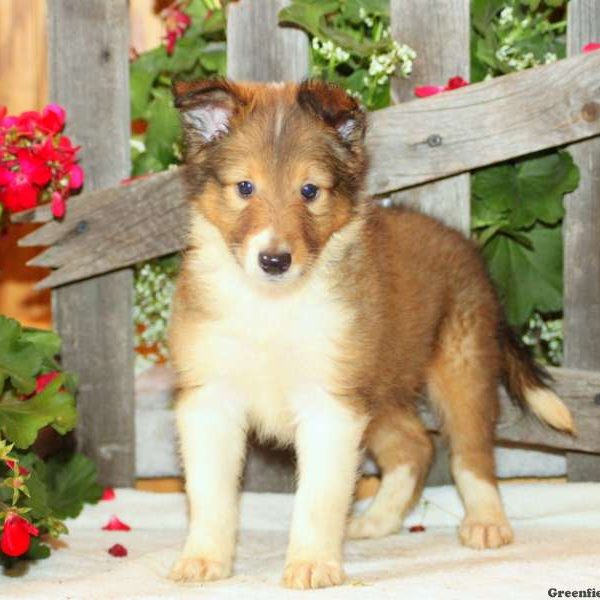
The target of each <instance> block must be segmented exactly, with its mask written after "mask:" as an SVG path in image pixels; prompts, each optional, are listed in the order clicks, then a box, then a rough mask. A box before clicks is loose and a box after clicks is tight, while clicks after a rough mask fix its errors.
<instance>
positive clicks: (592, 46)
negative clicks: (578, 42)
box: [582, 42, 600, 52]
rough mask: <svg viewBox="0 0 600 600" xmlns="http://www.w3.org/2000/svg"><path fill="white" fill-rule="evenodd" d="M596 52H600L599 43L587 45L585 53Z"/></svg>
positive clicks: (583, 49)
mask: <svg viewBox="0 0 600 600" xmlns="http://www.w3.org/2000/svg"><path fill="white" fill-rule="evenodd" d="M596 50H600V44H599V43H597V42H592V43H591V44H586V45H585V46H584V47H583V48H582V51H583V52H595V51H596Z"/></svg>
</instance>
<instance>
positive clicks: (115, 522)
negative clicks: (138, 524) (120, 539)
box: [102, 515, 131, 531]
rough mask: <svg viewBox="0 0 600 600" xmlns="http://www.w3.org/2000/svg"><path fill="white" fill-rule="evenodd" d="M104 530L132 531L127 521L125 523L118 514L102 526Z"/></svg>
mask: <svg viewBox="0 0 600 600" xmlns="http://www.w3.org/2000/svg"><path fill="white" fill-rule="evenodd" d="M102 529H103V530H104V531H131V527H129V525H127V523H123V521H121V520H120V519H119V518H118V517H117V516H115V515H113V516H112V517H111V518H110V520H109V521H108V523H107V524H106V525H105V526H104V527H103V528H102Z"/></svg>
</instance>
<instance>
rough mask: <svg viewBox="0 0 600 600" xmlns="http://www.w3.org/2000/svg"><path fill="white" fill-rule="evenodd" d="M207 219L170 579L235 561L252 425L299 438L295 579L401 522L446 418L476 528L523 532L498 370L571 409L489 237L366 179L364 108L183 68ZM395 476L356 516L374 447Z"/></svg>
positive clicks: (544, 407) (198, 269) (191, 178)
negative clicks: (497, 280) (526, 325)
mask: <svg viewBox="0 0 600 600" xmlns="http://www.w3.org/2000/svg"><path fill="white" fill-rule="evenodd" d="M175 96H176V105H177V107H178V108H179V110H180V111H181V115H182V122H183V124H184V129H185V135H186V147H187V150H186V166H185V169H186V173H187V180H188V184H189V202H190V224H189V225H190V227H189V249H188V250H187V251H186V253H185V256H184V261H183V267H182V271H181V274H180V277H179V280H178V284H177V291H176V294H175V299H174V303H173V314H172V321H171V327H170V349H171V356H172V361H173V365H174V367H175V370H176V373H177V386H178V398H177V405H176V415H177V424H178V428H179V434H180V439H181V451H182V456H183V462H184V467H185V473H186V487H187V494H188V498H189V509H190V526H189V534H188V537H187V541H186V543H185V546H184V549H183V553H182V555H181V558H180V559H179V561H178V562H177V563H176V564H175V566H174V567H173V570H172V572H171V577H172V578H173V579H176V580H182V581H208V580H214V579H220V578H223V577H227V576H229V575H230V574H231V571H232V560H233V556H234V549H235V542H236V528H237V520H238V507H237V506H238V494H239V492H238V486H239V479H240V474H241V471H242V465H243V462H244V454H245V448H246V435H247V433H248V431H249V430H254V431H256V432H257V433H258V435H259V436H260V437H262V438H263V439H269V440H274V441H276V442H277V443H279V444H283V445H293V446H294V447H295V449H296V452H297V457H298V489H297V493H296V498H295V508H294V514H293V519H292V524H291V533H290V541H289V547H288V551H287V559H286V566H285V570H284V574H283V583H284V584H285V585H286V586H289V587H291V588H301V589H304V588H319V587H325V586H331V585H337V584H340V583H342V581H343V580H344V571H343V568H342V542H343V539H344V535H345V534H347V535H348V536H349V537H352V538H372V537H378V536H384V535H387V534H391V533H394V532H397V531H399V529H400V527H401V525H402V519H403V517H404V515H405V514H406V512H407V511H408V509H409V508H410V507H411V504H412V503H413V502H414V501H415V499H416V498H417V497H418V496H419V494H420V492H421V488H422V486H423V482H424V479H425V476H426V473H427V470H428V467H429V464H430V461H431V458H432V443H431V441H430V438H429V435H428V433H427V431H426V430H425V427H424V426H423V424H422V423H421V421H420V419H419V416H418V411H417V407H416V401H417V399H418V398H419V397H420V396H421V395H422V394H423V393H424V392H426V393H427V397H428V399H429V402H430V404H431V406H432V408H433V409H434V410H435V411H436V412H437V413H438V414H439V416H440V419H441V422H442V424H443V430H444V433H445V435H446V436H447V438H448V442H449V446H450V450H451V469H452V474H453V477H454V481H455V483H456V486H457V488H458V491H459V493H460V496H461V498H462V501H463V504H464V509H465V516H464V519H463V521H462V523H461V525H460V527H459V529H458V537H459V539H460V541H461V542H462V543H463V544H465V545H466V546H469V547H471V548H476V549H484V548H497V547H499V546H502V545H504V544H508V543H510V542H511V540H512V538H513V534H512V531H511V527H510V524H509V522H508V520H507V518H506V515H505V512H504V509H503V507H502V502H501V499H500V496H499V494H498V489H497V484H496V479H495V474H494V457H493V445H494V428H495V423H496V419H497V416H498V384H499V382H501V381H503V382H504V384H505V385H506V387H507V389H508V390H509V392H510V394H511V395H512V397H513V398H515V399H517V400H519V401H521V402H522V403H523V405H525V406H528V407H529V408H531V409H532V411H533V412H534V413H535V414H536V415H537V416H538V417H539V418H540V419H541V420H543V421H545V422H546V423H548V424H550V425H551V426H553V427H554V428H556V429H559V430H563V431H567V432H569V431H572V429H573V425H572V420H571V415H570V413H569V411H568V409H567V408H566V407H565V405H564V404H563V403H562V402H561V401H560V399H559V398H558V397H557V396H556V395H555V394H554V393H553V392H552V391H551V390H550V389H549V387H548V385H547V384H546V378H545V377H544V372H543V371H542V369H541V368H540V367H538V366H536V365H535V364H534V363H533V361H532V360H531V359H530V357H529V355H528V354H527V353H526V352H525V351H524V350H523V348H522V347H521V346H520V345H519V343H517V341H516V340H515V338H514V337H513V336H512V335H510V332H509V330H508V328H507V327H506V326H505V325H504V320H503V317H502V311H501V308H500V305H499V302H498V300H497V298H496V294H495V292H494V289H493V287H492V284H491V283H490V280H489V277H488V275H487V274H486V269H485V267H484V264H483V262H482V259H481V257H480V255H479V253H478V251H477V249H476V247H475V246H474V245H473V244H472V243H471V242H470V241H468V240H467V239H465V238H464V237H463V236H462V235H461V234H459V233H458V232H456V231H454V230H452V229H450V228H448V227H446V226H444V225H443V224H441V223H439V222H437V221H435V220H434V219H431V218H429V217H427V216H425V215H423V214H419V213H417V212H414V211H410V210H390V209H383V208H380V207H378V206H377V205H376V204H375V203H374V202H373V201H372V199H370V198H369V197H368V196H367V194H366V192H365V187H366V186H365V178H366V175H367V166H368V161H367V154H366V150H365V144H364V138H365V128H366V115H365V113H364V112H363V111H362V110H361V109H360V107H359V105H358V104H357V102H356V101H355V100H354V98H352V97H351V96H349V95H348V94H346V93H345V92H344V91H343V90H341V89H339V88H337V87H334V86H332V85H329V84H326V83H324V82H322V81H306V82H304V83H301V84H293V83H286V84H253V83H249V84H241V83H240V84H237V83H233V82H230V81H227V80H203V81H198V82H193V83H190V82H187V83H180V84H178V85H177V86H176V89H175ZM363 449H366V450H368V451H369V452H370V454H371V455H372V456H373V457H374V459H375V460H376V462H377V464H378V465H379V467H380V469H381V473H382V480H381V486H380V488H379V491H378V493H377V496H376V497H375V499H374V501H373V502H372V504H371V505H370V507H369V508H368V510H367V511H366V513H364V514H362V515H361V516H358V517H354V518H351V519H348V512H349V508H350V504H351V500H352V495H353V489H354V485H355V479H356V475H357V469H358V466H359V460H360V457H361V451H362V450H363Z"/></svg>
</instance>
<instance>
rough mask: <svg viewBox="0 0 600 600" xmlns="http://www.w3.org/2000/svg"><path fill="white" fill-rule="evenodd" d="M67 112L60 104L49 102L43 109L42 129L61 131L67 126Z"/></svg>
mask: <svg viewBox="0 0 600 600" xmlns="http://www.w3.org/2000/svg"><path fill="white" fill-rule="evenodd" d="M65 117H66V112H65V109H64V108H63V107H62V106H59V105H58V104H48V106H46V108H44V110H43V111H42V117H41V119H40V129H42V130H43V131H45V132H47V133H59V132H60V131H62V130H63V128H64V126H65Z"/></svg>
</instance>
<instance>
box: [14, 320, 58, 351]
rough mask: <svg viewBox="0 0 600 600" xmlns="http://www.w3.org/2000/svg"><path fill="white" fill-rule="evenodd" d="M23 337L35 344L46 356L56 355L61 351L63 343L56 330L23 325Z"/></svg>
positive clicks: (24, 339)
mask: <svg viewBox="0 0 600 600" xmlns="http://www.w3.org/2000/svg"><path fill="white" fill-rule="evenodd" d="M21 339H22V340H23V341H25V342H29V343H31V344H33V345H34V346H35V348H36V350H37V351H38V352H39V353H40V354H41V355H42V357H44V358H53V357H55V356H56V355H57V354H58V353H59V352H60V348H61V345H62V344H61V341H60V337H59V335H58V334H57V333H55V332H54V331H49V330H45V329H34V328H33V327H23V333H22V336H21Z"/></svg>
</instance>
